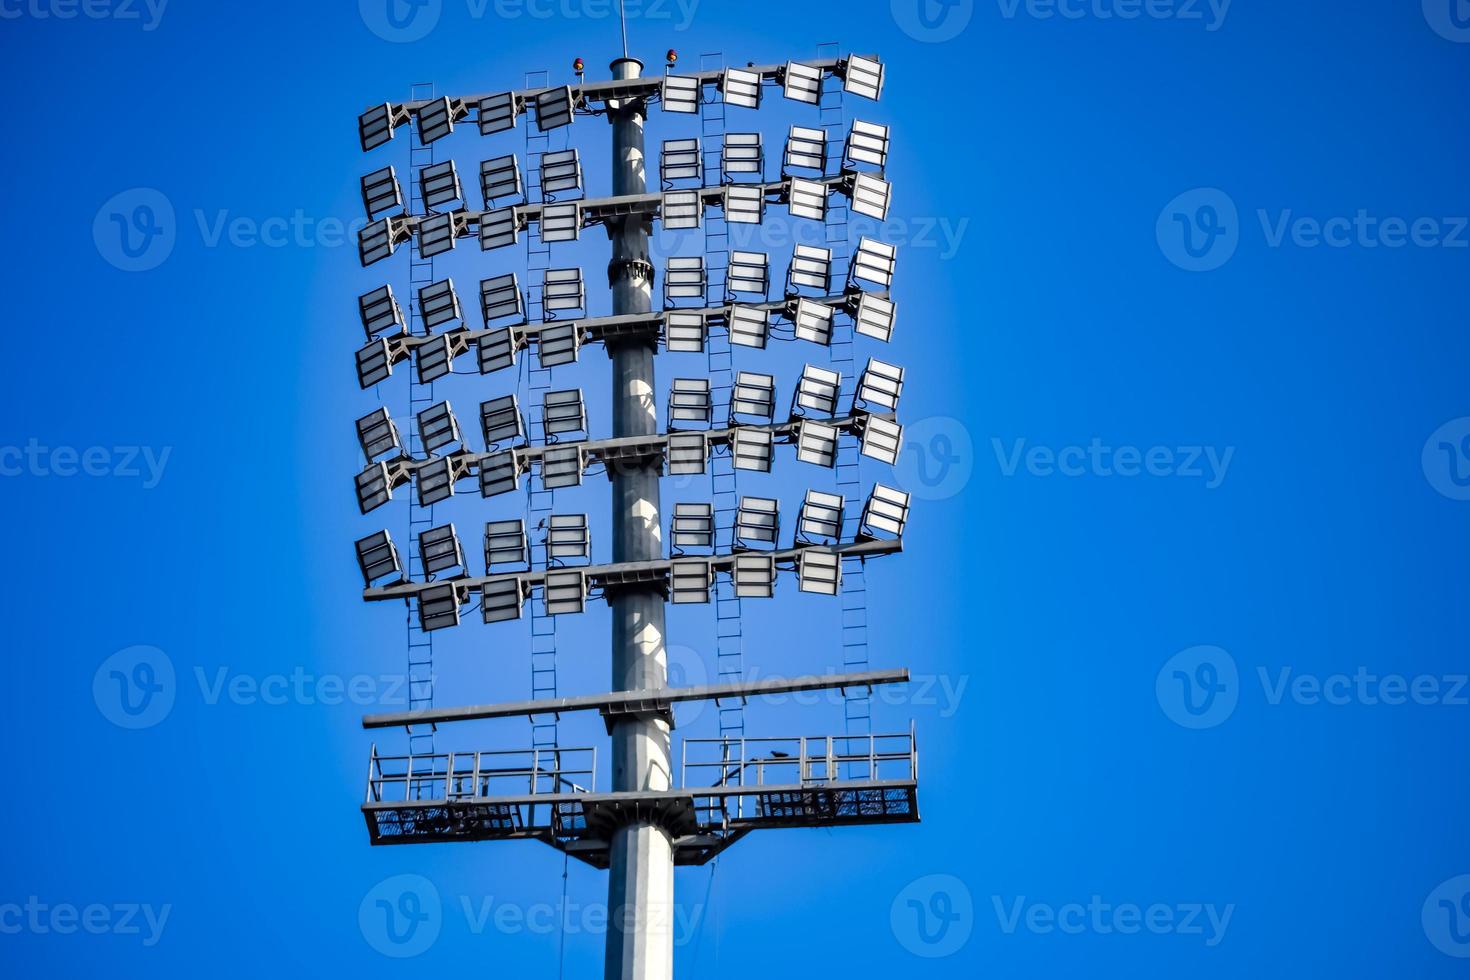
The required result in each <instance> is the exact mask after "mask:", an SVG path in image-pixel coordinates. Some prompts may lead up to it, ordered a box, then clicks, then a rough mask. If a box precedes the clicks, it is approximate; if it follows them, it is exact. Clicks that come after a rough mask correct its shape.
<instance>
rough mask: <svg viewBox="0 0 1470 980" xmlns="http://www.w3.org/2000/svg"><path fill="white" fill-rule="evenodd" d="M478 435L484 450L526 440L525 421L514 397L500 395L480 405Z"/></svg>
mask: <svg viewBox="0 0 1470 980" xmlns="http://www.w3.org/2000/svg"><path fill="white" fill-rule="evenodd" d="M480 434H481V435H483V436H484V437H485V447H486V449H491V448H492V447H494V446H498V445H499V444H500V443H502V442H522V441H524V440H525V438H526V420H525V419H524V418H522V417H521V406H520V403H519V402H518V401H517V400H516V396H515V395H502V396H501V397H500V398H492V399H490V400H489V401H487V402H481V403H480Z"/></svg>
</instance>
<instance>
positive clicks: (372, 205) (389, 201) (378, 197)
mask: <svg viewBox="0 0 1470 980" xmlns="http://www.w3.org/2000/svg"><path fill="white" fill-rule="evenodd" d="M362 207H363V211H364V212H366V214H367V216H368V218H369V219H372V218H376V217H377V216H378V215H380V214H382V213H383V212H384V211H392V210H393V209H394V208H402V207H403V189H402V188H401V187H399V186H398V171H397V170H395V169H393V168H392V167H384V168H383V169H382V170H375V171H373V172H372V173H370V174H368V175H367V176H366V177H364V178H363V179H362Z"/></svg>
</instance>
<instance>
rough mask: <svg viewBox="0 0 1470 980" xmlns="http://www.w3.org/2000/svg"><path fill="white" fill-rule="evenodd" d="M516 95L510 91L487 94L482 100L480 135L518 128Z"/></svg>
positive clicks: (489, 134) (491, 134) (490, 134)
mask: <svg viewBox="0 0 1470 980" xmlns="http://www.w3.org/2000/svg"><path fill="white" fill-rule="evenodd" d="M518 116H519V113H517V112H516V97H515V95H514V94H512V93H510V92H499V93H497V94H495V95H487V96H485V97H484V98H483V99H481V100H480V116H479V121H480V135H481V136H493V135H495V134H496V133H504V132H507V131H509V130H512V129H515V128H516V119H517V117H518Z"/></svg>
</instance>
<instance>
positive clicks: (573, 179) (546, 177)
mask: <svg viewBox="0 0 1470 980" xmlns="http://www.w3.org/2000/svg"><path fill="white" fill-rule="evenodd" d="M580 190H582V156H581V154H579V153H578V152H577V151H576V150H575V149H572V150H557V151H556V152H554V153H543V154H541V194H542V200H545V199H546V195H548V194H559V193H561V192H562V191H580Z"/></svg>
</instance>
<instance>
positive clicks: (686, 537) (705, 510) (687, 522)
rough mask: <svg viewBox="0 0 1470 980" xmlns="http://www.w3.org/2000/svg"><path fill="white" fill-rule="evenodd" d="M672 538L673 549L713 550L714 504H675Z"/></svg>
mask: <svg viewBox="0 0 1470 980" xmlns="http://www.w3.org/2000/svg"><path fill="white" fill-rule="evenodd" d="M673 538H674V547H675V548H679V549H683V548H713V547H714V546H715V507H714V504H675V505H674V524H673Z"/></svg>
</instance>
